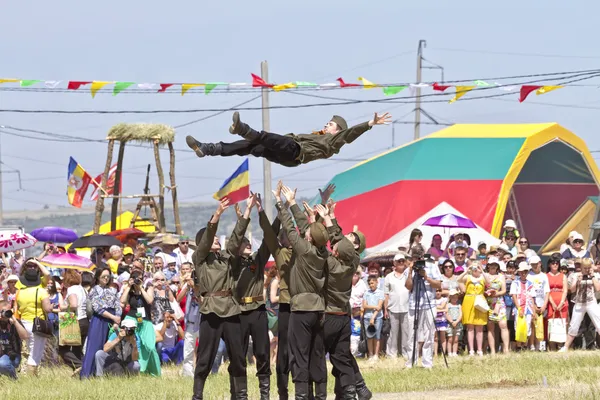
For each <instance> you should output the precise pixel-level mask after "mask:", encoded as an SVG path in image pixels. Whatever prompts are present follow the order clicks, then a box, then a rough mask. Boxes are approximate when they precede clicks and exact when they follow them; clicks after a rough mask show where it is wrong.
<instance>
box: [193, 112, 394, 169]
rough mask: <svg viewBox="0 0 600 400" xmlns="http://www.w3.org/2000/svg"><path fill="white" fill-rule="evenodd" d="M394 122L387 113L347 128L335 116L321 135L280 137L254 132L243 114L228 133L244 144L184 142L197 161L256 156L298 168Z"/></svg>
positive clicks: (317, 133)
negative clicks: (201, 158)
mask: <svg viewBox="0 0 600 400" xmlns="http://www.w3.org/2000/svg"><path fill="white" fill-rule="evenodd" d="M391 120H392V116H391V115H389V114H388V113H385V114H383V115H381V116H380V115H377V113H375V115H374V117H373V119H372V120H370V121H368V122H363V123H361V124H358V125H355V126H352V127H350V128H348V124H346V121H345V120H344V119H343V118H342V117H340V116H338V115H334V116H333V117H332V118H331V121H329V122H328V123H327V124H325V127H324V128H323V129H322V130H321V131H318V132H313V133H310V134H299V135H296V134H293V133H289V134H287V135H278V134H276V133H270V132H265V131H260V132H258V131H255V130H254V129H252V128H251V127H250V126H248V125H247V124H245V123H243V122H242V121H240V114H239V113H238V112H237V111H236V112H234V113H233V124H232V125H231V127H230V128H229V132H230V133H231V134H234V135H240V136H241V137H243V138H244V140H239V141H236V142H233V143H223V142H219V143H201V142H199V141H197V140H196V139H194V138H193V137H192V136H187V137H186V138H185V141H186V143H187V145H188V146H189V147H190V148H191V149H192V150H194V152H195V153H196V155H197V156H198V157H204V156H222V157H229V156H247V155H253V156H254V157H262V158H266V159H267V160H269V161H271V162H274V163H277V164H280V165H283V166H284V167H297V166H298V165H300V164H308V163H309V162H311V161H314V160H320V159H325V158H329V157H331V156H333V155H334V154H337V153H339V151H340V149H341V148H342V146H343V145H345V144H346V143H352V142H353V141H354V140H356V139H357V138H358V137H359V136H360V135H362V134H363V133H365V132H366V131H368V130H369V129H371V128H372V127H373V126H374V125H388V124H389V123H390V122H391Z"/></svg>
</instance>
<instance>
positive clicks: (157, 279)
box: [155, 278, 166, 281]
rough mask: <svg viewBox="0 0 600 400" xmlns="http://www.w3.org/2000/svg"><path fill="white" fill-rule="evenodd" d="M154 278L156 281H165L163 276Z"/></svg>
mask: <svg viewBox="0 0 600 400" xmlns="http://www.w3.org/2000/svg"><path fill="white" fill-rule="evenodd" d="M155 280H156V281H166V279H165V278H156V279H155Z"/></svg>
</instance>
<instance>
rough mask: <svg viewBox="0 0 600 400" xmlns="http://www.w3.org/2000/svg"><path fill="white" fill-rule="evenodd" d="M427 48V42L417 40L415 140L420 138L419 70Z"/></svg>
mask: <svg viewBox="0 0 600 400" xmlns="http://www.w3.org/2000/svg"><path fill="white" fill-rule="evenodd" d="M425 47H427V42H426V41H425V40H423V39H421V40H419V48H418V49H417V85H418V86H417V90H416V93H417V97H416V98H415V137H414V139H415V140H417V139H419V137H421V70H422V63H423V48H425Z"/></svg>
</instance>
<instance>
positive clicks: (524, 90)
mask: <svg viewBox="0 0 600 400" xmlns="http://www.w3.org/2000/svg"><path fill="white" fill-rule="evenodd" d="M540 88H541V86H539V85H523V86H521V94H520V96H519V103H522V102H524V101H525V99H526V98H527V96H529V93H531V92H533V91H534V90H538V89H540Z"/></svg>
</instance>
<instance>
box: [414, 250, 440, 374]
mask: <svg viewBox="0 0 600 400" xmlns="http://www.w3.org/2000/svg"><path fill="white" fill-rule="evenodd" d="M414 259H416V261H412V260H411V261H412V262H409V265H408V277H407V278H406V283H405V286H406V288H407V289H408V290H409V291H410V296H409V299H408V304H409V310H408V319H409V326H410V327H411V328H412V329H411V330H410V331H409V332H410V334H409V338H408V349H407V350H408V355H409V357H411V358H409V359H408V360H407V361H406V367H407V368H411V367H412V366H413V360H412V354H413V350H414V335H415V333H416V335H417V343H418V347H417V349H416V354H417V357H416V358H415V360H414V361H415V363H416V361H417V359H418V354H419V350H420V349H422V352H423V355H422V359H421V362H422V364H423V367H424V368H431V367H433V335H434V334H435V324H434V314H433V309H434V308H435V305H436V303H435V290H436V289H441V287H442V276H441V274H440V270H439V268H438V267H437V265H436V264H435V263H434V262H432V261H431V260H428V261H426V260H424V259H422V258H420V257H419V255H417V254H415V256H414V258H413V260H414ZM417 275H418V276H417ZM417 285H421V287H419V296H418V298H417V296H416V289H417ZM413 289H414V290H413ZM417 303H418V308H417ZM415 318H417V319H418V323H419V325H418V326H417V329H416V332H415V329H414V321H415Z"/></svg>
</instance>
